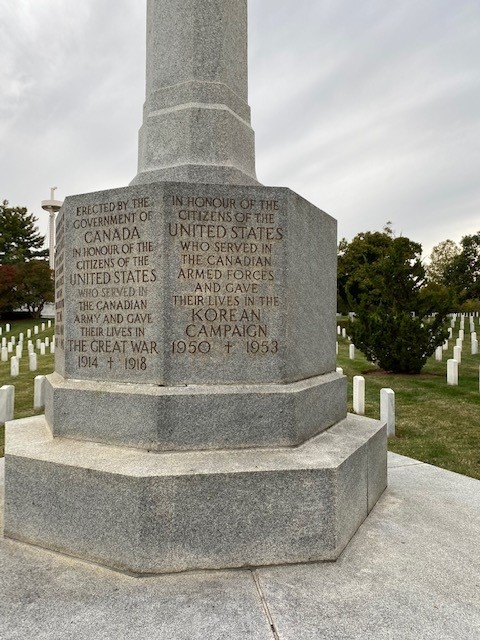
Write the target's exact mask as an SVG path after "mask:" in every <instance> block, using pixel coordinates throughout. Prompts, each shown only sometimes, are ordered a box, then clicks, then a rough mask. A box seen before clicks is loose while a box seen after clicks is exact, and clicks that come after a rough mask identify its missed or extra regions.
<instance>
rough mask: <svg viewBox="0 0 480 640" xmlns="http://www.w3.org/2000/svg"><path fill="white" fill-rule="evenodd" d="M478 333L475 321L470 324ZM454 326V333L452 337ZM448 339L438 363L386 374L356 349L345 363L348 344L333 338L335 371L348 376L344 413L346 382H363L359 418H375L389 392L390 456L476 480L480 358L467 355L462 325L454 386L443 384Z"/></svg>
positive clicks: (449, 353)
mask: <svg viewBox="0 0 480 640" xmlns="http://www.w3.org/2000/svg"><path fill="white" fill-rule="evenodd" d="M476 327H477V333H479V332H478V318H477V319H476ZM458 329H459V322H457V325H456V327H455V329H454V338H456V337H457V335H458ZM454 344H455V340H450V343H449V348H448V351H444V352H443V362H437V361H436V360H435V358H434V357H432V358H429V360H428V362H427V364H426V365H425V367H424V368H423V370H422V373H420V374H418V375H397V374H387V373H385V372H383V371H380V370H379V369H378V367H376V366H374V365H372V364H370V363H369V362H367V360H366V358H365V357H364V355H363V354H362V353H360V352H359V351H358V349H357V350H356V357H355V360H354V361H352V360H349V357H348V345H349V343H348V341H347V340H343V339H342V338H339V354H338V359H337V361H338V366H339V367H342V368H343V371H344V373H345V375H346V376H347V377H348V390H349V400H348V402H349V411H352V386H353V384H352V379H353V376H356V375H362V376H364V378H365V391H366V393H365V413H366V415H367V416H369V417H371V418H379V417H380V389H382V388H384V387H389V388H391V389H393V390H394V391H395V402H396V436H395V437H394V438H391V439H390V440H389V449H390V451H395V452H396V453H400V454H402V455H405V456H410V457H412V458H416V459H417V460H422V461H423V462H428V463H429V464H433V465H436V466H438V467H443V468H444V469H450V470H451V471H456V472H457V473H462V474H464V475H467V476H471V477H473V478H478V479H480V392H479V365H480V356H479V355H475V356H472V355H470V327H469V324H468V319H467V320H466V322H465V339H464V342H463V345H464V346H463V352H462V363H461V364H460V365H459V374H458V376H459V385H458V387H452V386H448V385H447V383H446V369H447V359H448V358H452V357H453V346H454Z"/></svg>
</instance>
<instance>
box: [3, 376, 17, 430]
mask: <svg viewBox="0 0 480 640" xmlns="http://www.w3.org/2000/svg"><path fill="white" fill-rule="evenodd" d="M14 406H15V387H14V386H13V385H10V384H5V385H3V387H0V424H5V422H8V421H9V420H13V411H14Z"/></svg>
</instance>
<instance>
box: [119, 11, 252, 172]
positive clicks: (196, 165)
mask: <svg viewBox="0 0 480 640" xmlns="http://www.w3.org/2000/svg"><path fill="white" fill-rule="evenodd" d="M147 12H148V17H147V78H146V100H145V107H144V122H143V126H142V128H141V130H140V135H139V160H138V174H137V176H136V178H135V179H134V180H133V182H132V184H141V183H148V182H154V181H162V180H163V181H165V180H172V181H173V180H179V181H185V182H201V183H207V184H208V183H222V184H223V183H233V184H256V176H255V137H254V132H253V130H252V128H251V125H250V108H249V106H248V103H247V102H248V69H247V0H162V2H159V1H158V0H149V2H148V8H147Z"/></svg>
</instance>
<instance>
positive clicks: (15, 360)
mask: <svg viewBox="0 0 480 640" xmlns="http://www.w3.org/2000/svg"><path fill="white" fill-rule="evenodd" d="M20 335H22V334H20ZM23 347H24V343H23V340H22V341H21V342H19V343H18V344H17V345H16V346H15V355H14V356H12V357H11V358H10V375H11V376H12V378H15V377H17V376H18V375H19V374H20V361H21V359H22V358H23ZM35 348H36V349H37V350H38V351H39V352H40V355H41V356H44V355H46V353H47V349H49V350H50V353H55V336H54V337H53V338H52V339H51V340H50V338H49V337H48V336H47V337H45V339H44V340H40V338H38V339H37V341H36V345H35V346H34V344H33V342H32V341H31V340H29V341H28V344H27V352H28V366H29V369H30V371H36V370H37V353H36V351H35ZM12 351H13V347H12V346H11V344H10V346H8V345H4V344H3V342H2V348H1V361H2V362H8V358H9V354H10V353H12Z"/></svg>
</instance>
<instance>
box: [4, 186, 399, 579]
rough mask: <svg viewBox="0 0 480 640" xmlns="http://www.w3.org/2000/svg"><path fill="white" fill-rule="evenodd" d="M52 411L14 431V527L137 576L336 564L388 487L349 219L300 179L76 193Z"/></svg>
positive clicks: (64, 225)
mask: <svg viewBox="0 0 480 640" xmlns="http://www.w3.org/2000/svg"><path fill="white" fill-rule="evenodd" d="M58 225H59V226H58V244H57V309H58V316H57V325H56V332H57V338H56V347H57V348H56V373H54V374H53V375H50V376H48V379H47V388H46V412H45V418H43V417H42V418H33V419H31V420H26V421H20V422H17V423H14V424H12V425H10V427H9V430H8V441H7V460H8V462H7V488H6V495H7V499H6V505H7V507H6V518H5V522H6V525H5V533H6V535H7V536H9V537H11V538H15V539H18V540H23V541H25V542H30V543H32V544H37V545H41V546H45V547H48V548H51V549H54V550H56V551H62V552H64V553H67V554H71V555H75V556H79V557H82V558H86V559H89V560H93V561H95V562H102V563H105V564H108V565H110V566H112V567H116V568H119V569H123V570H127V571H132V572H136V573H142V572H143V573H155V572H168V571H183V570H186V569H199V568H211V569H213V568H220V567H239V566H244V565H266V564H279V563H285V562H302V561H310V560H332V559H335V558H336V557H338V555H339V553H340V552H341V551H342V549H343V548H344V547H345V545H346V544H347V542H348V540H349V539H350V537H351V536H352V535H353V533H354V532H355V531H356V529H357V528H358V526H359V525H360V523H361V522H362V521H363V520H364V518H365V517H366V516H367V514H368V512H369V510H370V509H371V508H372V506H373V505H374V504H375V502H376V500H377V499H378V497H379V495H380V494H381V493H382V491H383V490H384V488H385V486H386V433H385V427H384V426H383V425H381V424H380V423H378V422H375V421H372V420H366V419H361V418H358V417H354V416H348V417H347V413H346V404H347V398H346V378H345V377H344V376H341V375H339V374H337V373H336V370H335V368H336V363H335V295H336V288H335V276H336V273H335V259H336V246H335V238H336V234H335V231H336V225H335V221H334V220H333V219H332V218H331V217H330V216H328V215H327V214H325V213H324V212H323V211H320V210H318V209H316V208H315V207H313V206H312V205H311V204H309V203H307V202H306V201H305V200H303V199H302V198H300V197H299V196H297V195H296V194H294V193H293V192H291V191H289V190H288V189H280V188H266V187H260V186H255V187H241V186H234V185H198V184H189V183H156V184H151V185H139V186H131V187H127V188H125V189H115V190H111V191H107V192H100V193H93V194H86V195H81V196H74V197H70V198H67V199H66V201H65V204H64V207H63V209H62V212H61V213H60V215H59V219H58Z"/></svg>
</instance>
